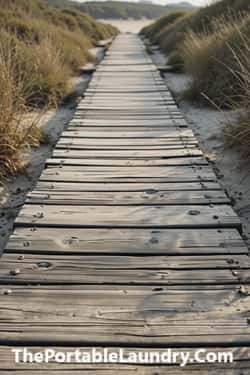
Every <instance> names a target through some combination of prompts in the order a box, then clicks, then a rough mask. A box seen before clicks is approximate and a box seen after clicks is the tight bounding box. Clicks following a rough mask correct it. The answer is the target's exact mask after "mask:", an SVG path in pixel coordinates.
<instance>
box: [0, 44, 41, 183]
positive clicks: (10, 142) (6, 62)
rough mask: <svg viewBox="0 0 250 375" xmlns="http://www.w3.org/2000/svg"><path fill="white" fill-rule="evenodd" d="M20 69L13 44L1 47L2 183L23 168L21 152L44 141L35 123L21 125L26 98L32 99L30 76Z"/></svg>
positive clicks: (0, 161) (0, 173)
mask: <svg viewBox="0 0 250 375" xmlns="http://www.w3.org/2000/svg"><path fill="white" fill-rule="evenodd" d="M8 43H9V45H8ZM20 69H22V68H21V65H20V62H19V55H18V53H17V50H16V49H15V48H13V46H12V45H11V41H10V40H9V41H8V42H5V44H4V45H3V44H0V82H1V84H0V145H1V152H0V179H1V180H3V179H4V178H5V177H7V176H8V175H14V174H15V173H16V172H18V171H19V170H20V169H21V168H22V166H23V165H22V161H21V160H22V158H21V152H22V151H23V149H24V148H25V147H27V146H37V145H38V144H39V141H40V139H41V132H40V131H39V129H38V127H37V126H36V123H34V122H30V123H28V124H26V125H24V124H23V121H22V119H23V115H24V113H26V112H27V106H26V100H27V97H26V95H29V92H30V87H29V86H26V82H28V80H27V77H28V76H29V73H30V72H29V71H28V70H26V71H24V70H20ZM28 85H29V83H28Z"/></svg>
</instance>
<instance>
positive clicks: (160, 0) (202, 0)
mask: <svg viewBox="0 0 250 375" xmlns="http://www.w3.org/2000/svg"><path fill="white" fill-rule="evenodd" d="M76 1H79V2H84V1H95V0H76ZM99 1H105V0H99ZM120 1H122V0H120ZM128 1H134V2H138V1H139V0H128ZM185 1H187V2H189V3H191V4H193V5H197V6H202V5H207V4H209V3H211V2H212V1H213V0H152V2H153V3H157V4H162V5H167V4H168V3H169V4H178V3H181V2H185Z"/></svg>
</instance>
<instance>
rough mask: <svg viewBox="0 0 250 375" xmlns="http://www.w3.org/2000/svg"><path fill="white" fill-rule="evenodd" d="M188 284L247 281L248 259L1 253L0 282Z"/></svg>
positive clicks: (236, 257) (248, 275) (248, 274)
mask: <svg viewBox="0 0 250 375" xmlns="http://www.w3.org/2000/svg"><path fill="white" fill-rule="evenodd" d="M8 282H10V283H12V284H14V283H15V284H19V283H22V284H38V283H39V285H41V284H64V285H65V284H112V285H113V284H114V285H115V284H118V285H130V284H134V285H143V284H145V285H154V284H156V285H190V284H198V285H201V284H209V285H220V284H222V285H225V284H244V283H249V282H250V260H249V258H248V257H247V256H246V255H241V256H225V255H222V256H218V255H216V256H206V257H204V256H202V257H201V256H199V257H197V256H192V257H190V256H189V257H183V256H178V257H174V256H171V257H166V256H165V257H158V256H156V257H152V256H144V257H141V256H139V257H136V256H129V257H128V256H72V255H71V256H69V255H67V256H58V255H50V256H49V257H48V256H39V255H32V254H31V255H30V254H25V255H20V254H19V253H17V254H8V253H7V254H5V255H3V256H2V258H1V262H0V283H8Z"/></svg>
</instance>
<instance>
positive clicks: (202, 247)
mask: <svg viewBox="0 0 250 375" xmlns="http://www.w3.org/2000/svg"><path fill="white" fill-rule="evenodd" d="M5 251H7V252H21V253H41V254H140V255H146V254H147V255H150V254H151V255H161V254H166V255H192V254H193V255H199V254H200V255H212V254H218V255H219V254H227V255H232V254H247V253H248V249H247V247H246V245H245V244H244V242H243V241H242V239H241V237H240V235H239V233H238V231H237V230H234V229H196V230H191V229H182V230H181V231H180V230H179V229H157V230H156V229H152V230H150V229H114V228H112V229H100V228H99V229H93V228H85V229H84V228H81V229H77V228H70V229H67V228H49V227H45V228H43V227H37V228H34V227H33V226H32V225H31V226H30V227H17V228H15V231H14V234H13V235H12V236H11V237H10V240H9V242H8V245H7V248H6V250H5Z"/></svg>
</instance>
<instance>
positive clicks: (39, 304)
mask: <svg viewBox="0 0 250 375" xmlns="http://www.w3.org/2000/svg"><path fill="white" fill-rule="evenodd" d="M8 288H9V290H11V291H12V293H9V294H5V293H4V290H5V289H4V288H3V289H2V290H1V293H0V306H1V307H0V320H1V324H0V343H1V344H4V345H11V344H17V343H18V342H19V343H22V344H25V345H28V344H30V345H37V344H38V345H39V344H44V345H46V344H47V343H53V344H54V345H55V344H66V345H67V344H69V343H71V344H72V343H74V345H80V344H82V345H93V344H95V343H97V342H98V343H99V345H122V344H123V343H124V342H126V343H127V344H131V345H134V346H136V345H144V346H145V345H170V346H171V345H183V346H185V345H188V346H190V345H194V346H195V345H196V346H197V345H200V346H202V345H208V344H209V345H213V346H215V345H231V346H232V345H237V344H241V345H244V344H245V345H249V344H250V326H249V324H248V318H249V312H248V310H249V301H248V300H249V297H246V296H242V295H241V294H240V293H239V286H237V285H228V286H226V285H225V286H223V285H222V286H213V285H210V286H202V285H200V286H190V285H189V286H188V288H187V287H184V286H183V287H182V286H178V287H177V286H175V287H171V286H167V287H162V288H161V289H160V290H159V287H153V286H149V287H148V286H145V285H144V286H141V287H140V286H133V287H129V286H122V287H120V286H105V285H102V286H99V287H98V286H96V285H92V286H85V285H80V286H77V285H75V286H74V287H70V286H67V285H64V287H63V289H62V287H61V286H58V287H56V286H53V287H51V286H48V287H46V286H41V287H39V286H33V287H32V286H25V287H21V286H14V285H9V286H8ZM55 301H56V305H55V303H54V302H55ZM229 306H230V308H229ZM239 306H240V311H239ZM211 322H212V324H211Z"/></svg>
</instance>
